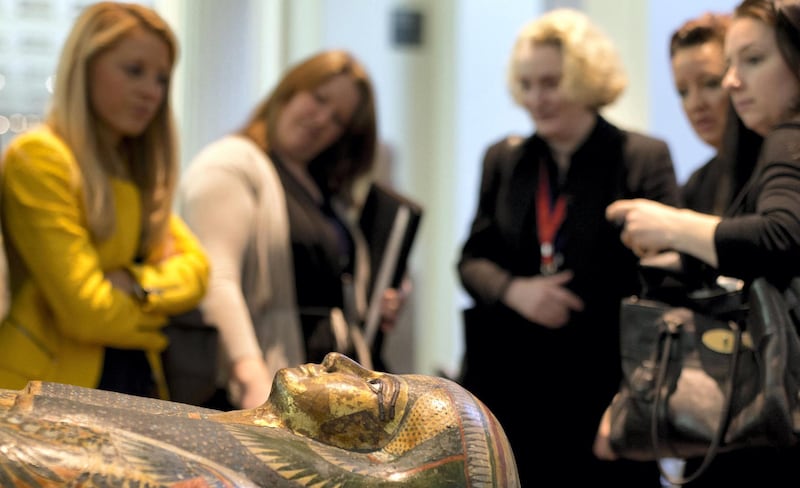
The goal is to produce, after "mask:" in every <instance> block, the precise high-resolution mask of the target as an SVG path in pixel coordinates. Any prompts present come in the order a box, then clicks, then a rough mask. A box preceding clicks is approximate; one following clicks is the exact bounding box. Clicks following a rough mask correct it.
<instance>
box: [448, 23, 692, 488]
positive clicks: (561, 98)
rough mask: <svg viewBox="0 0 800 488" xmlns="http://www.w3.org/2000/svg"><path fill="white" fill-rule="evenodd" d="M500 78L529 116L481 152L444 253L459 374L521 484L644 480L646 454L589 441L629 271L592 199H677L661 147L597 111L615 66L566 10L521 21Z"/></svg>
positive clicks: (612, 368)
mask: <svg viewBox="0 0 800 488" xmlns="http://www.w3.org/2000/svg"><path fill="white" fill-rule="evenodd" d="M508 80H509V88H510V91H511V94H512V96H513V98H514V100H515V101H516V102H517V103H518V104H519V105H520V106H521V107H522V108H523V109H525V110H526V111H527V112H528V114H529V115H530V117H531V119H532V121H533V123H534V124H535V127H536V132H535V133H534V134H533V135H530V136H528V137H525V138H523V137H508V138H505V139H503V140H501V141H499V142H497V143H495V144H493V145H491V146H490V147H489V148H488V150H487V151H486V153H485V156H484V161H483V176H482V181H481V186H480V196H479V203H478V208H477V212H476V214H475V219H474V221H473V223H472V228H471V231H470V234H469V236H468V238H467V240H466V242H465V243H464V245H463V248H462V252H461V257H460V261H459V263H458V271H459V273H460V278H461V282H462V284H463V286H464V288H465V289H466V290H467V292H468V293H469V294H470V295H471V297H472V298H473V300H474V302H475V307H473V308H471V309H469V310H468V311H467V313H466V314H465V326H466V327H465V328H466V330H465V334H466V355H465V361H464V374H463V383H464V385H465V386H466V387H467V388H468V389H470V390H471V391H472V392H473V393H474V394H475V395H476V396H477V397H478V398H480V399H481V400H483V401H484V402H485V403H486V404H487V405H488V406H489V408H490V409H491V410H492V411H493V412H494V413H495V414H496V415H497V418H498V419H499V420H500V422H501V424H502V425H503V427H504V428H505V430H506V432H507V433H508V436H509V440H510V442H511V447H512V449H513V450H514V454H515V456H516V459H517V463H518V467H519V472H520V481H521V484H522V486H567V485H570V484H582V483H583V481H582V480H584V479H591V480H593V482H595V483H602V482H603V481H605V482H607V483H608V484H610V485H613V486H639V487H643V486H648V480H649V481H650V485H652V486H657V483H658V472H657V469H656V467H655V465H654V464H646V465H644V464H642V465H640V464H635V463H633V462H626V463H622V462H620V463H619V464H614V463H607V462H601V461H599V460H598V459H596V458H595V457H594V456H593V454H592V441H593V439H594V433H595V427H596V425H597V422H598V420H599V418H600V416H601V414H602V413H603V410H604V409H605V405H607V404H608V401H609V400H610V399H611V397H612V396H613V395H614V393H615V392H616V389H617V387H618V386H619V381H620V379H621V376H620V372H619V364H620V358H619V344H618V343H619V333H618V323H619V321H618V308H619V302H620V299H621V298H622V297H624V296H626V295H629V294H631V293H633V292H634V291H636V290H637V288H638V284H639V281H638V276H637V259H636V256H635V255H634V254H633V253H632V252H631V251H630V250H628V249H626V248H625V246H623V245H622V244H621V243H620V242H619V238H618V231H617V230H616V229H615V227H614V226H613V224H611V223H609V222H607V221H606V220H605V218H604V211H605V207H606V206H607V205H608V204H609V203H611V202H612V201H613V200H615V199H616V198H618V197H619V195H629V196H633V195H638V196H645V195H647V198H651V199H654V200H659V201H663V202H665V203H677V190H678V187H677V183H676V180H675V173H674V169H673V166H672V160H671V157H670V153H669V150H668V148H667V145H666V144H665V143H664V142H663V141H660V140H657V139H654V138H652V137H649V136H646V135H643V134H639V133H636V132H631V131H627V130H623V129H620V128H618V127H616V126H615V125H613V124H611V123H610V122H608V121H607V120H606V119H605V118H603V116H601V115H600V113H599V112H600V110H601V109H602V108H603V107H605V106H607V105H608V104H610V103H612V102H613V101H614V100H616V98H617V97H618V96H619V95H620V94H621V93H622V92H623V90H624V89H625V86H626V77H625V74H624V72H623V71H622V65H621V62H620V60H619V57H618V56H617V53H616V51H615V49H614V47H613V45H612V44H611V41H610V40H609V39H608V38H607V37H606V36H605V35H604V34H603V33H602V32H601V31H600V30H599V29H598V28H597V27H595V26H594V25H592V23H591V22H590V21H589V19H588V18H587V17H586V16H585V15H584V14H582V13H580V12H578V11H576V10H572V9H559V10H553V11H550V12H548V13H546V14H545V15H543V16H542V17H541V18H539V19H536V20H534V21H532V22H530V23H529V24H527V25H525V27H524V28H523V29H522V30H521V31H520V33H519V36H518V37H517V41H516V43H515V44H514V48H513V51H512V55H511V61H510V65H509V75H508ZM509 371H514V372H517V373H520V372H523V371H524V374H522V375H521V377H519V376H518V375H509V373H508V372H509ZM512 377H513V379H511V378H512ZM505 378H509V380H508V381H507V380H505ZM520 390H525V391H526V392H527V394H526V395H525V396H526V397H528V398H532V399H533V400H531V401H521V400H520V397H522V396H523V395H522V392H521V391H520ZM517 391H519V392H520V395H516V394H514V392H517ZM565 465H566V466H569V469H568V470H564V469H562V468H561V466H565Z"/></svg>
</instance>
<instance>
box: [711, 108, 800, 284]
mask: <svg viewBox="0 0 800 488" xmlns="http://www.w3.org/2000/svg"><path fill="white" fill-rule="evenodd" d="M796 122H800V119H796ZM729 215H730V216H731V218H726V219H723V220H722V221H721V222H720V224H719V225H718V226H717V230H716V233H715V234H714V241H715V245H716V248H717V258H718V261H719V263H718V270H719V272H720V273H721V274H723V275H726V276H735V277H737V278H742V279H745V280H748V281H749V280H752V279H753V278H755V277H757V276H760V275H765V276H767V277H770V278H773V279H775V280H776V281H778V282H780V281H781V280H783V279H785V278H788V277H791V276H796V275H799V274H800V124H797V123H794V124H783V125H781V126H779V127H777V128H775V129H773V130H772V131H771V132H770V133H769V134H768V135H767V137H766V138H765V139H764V143H763V146H762V148H761V154H760V156H759V159H758V163H757V164H756V168H755V171H754V173H753V176H752V177H751V179H750V181H749V182H748V183H747V185H746V186H745V188H744V190H743V192H742V194H741V195H740V198H739V201H738V202H734V204H733V207H732V208H731V210H730V212H729Z"/></svg>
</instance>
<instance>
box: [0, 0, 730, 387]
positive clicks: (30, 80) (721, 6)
mask: <svg viewBox="0 0 800 488" xmlns="http://www.w3.org/2000/svg"><path fill="white" fill-rule="evenodd" d="M89 3H92V2H91V1H87V0H0V149H2V148H3V147H5V145H6V144H7V143H8V141H9V140H10V139H11V138H12V137H14V136H15V135H16V134H17V133H19V132H21V131H22V130H24V129H25V128H26V127H28V126H30V125H33V124H35V123H36V122H38V121H39V120H40V118H41V115H42V114H43V113H44V110H45V107H46V103H47V100H48V98H49V92H48V87H49V86H50V83H51V82H52V80H51V79H50V77H51V76H52V73H53V71H54V67H55V60H56V58H57V56H58V51H59V50H60V46H61V42H63V37H64V36H65V35H66V31H67V29H68V28H69V27H70V25H71V24H72V21H73V20H74V16H75V15H76V14H77V12H79V11H80V9H81V8H82V7H83V6H84V5H86V4H89ZM141 3H145V4H147V5H151V6H153V7H155V8H156V9H157V10H159V11H160V12H161V13H162V14H163V15H164V16H165V17H166V18H167V20H168V21H169V22H170V24H171V25H172V26H173V28H174V29H175V31H176V33H177V34H178V37H179V39H180V43H181V53H180V60H179V64H178V66H177V71H176V78H175V80H174V82H173V89H174V93H173V96H174V100H175V110H176V116H177V118H178V123H179V126H180V131H181V140H182V147H181V159H182V162H183V164H184V165H185V164H187V162H188V161H189V160H190V159H191V158H192V156H194V154H195V153H196V152H197V151H199V149H200V148H201V147H203V146H204V145H205V144H207V143H208V142H210V141H212V140H213V139H215V138H217V137H220V136H222V135H223V134H226V133H228V132H230V131H232V130H234V129H236V128H237V127H238V126H239V125H240V124H241V123H242V122H243V121H244V119H245V118H246V117H247V115H248V114H249V111H250V109H251V108H252V107H254V106H255V104H256V102H257V101H259V100H260V99H261V97H263V96H264V95H265V94H266V93H267V92H268V91H269V90H270V88H271V87H272V86H273V84H274V83H275V82H276V80H277V79H278V78H279V76H280V74H281V72H282V71H283V69H284V68H286V67H287V66H289V65H291V64H293V63H295V62H297V61H299V60H301V59H302V58H304V57H306V56H308V55H310V54H312V53H314V52H316V51H318V50H320V49H324V48H343V49H348V50H350V51H352V52H353V53H354V54H355V55H356V56H357V57H358V58H359V59H361V60H362V61H363V62H364V64H365V65H366V66H367V69H368V70H369V72H370V74H371V76H372V78H373V81H374V84H375V89H376V92H377V93H376V95H377V100H378V111H379V114H378V115H379V131H380V137H381V140H382V143H383V152H382V154H383V155H384V159H385V161H384V164H385V167H384V168H383V169H384V174H385V175H386V178H387V179H389V180H390V181H391V183H392V184H393V185H394V186H395V187H396V189H397V190H399V191H400V192H402V193H405V194H406V195H408V196H409V197H411V198H413V199H415V200H416V201H418V202H419V203H421V204H422V205H423V206H424V207H425V215H424V217H423V220H422V224H421V226H420V232H419V236H418V240H417V242H416V243H415V245H414V248H413V251H412V256H411V263H410V275H411V278H412V280H413V293H412V297H411V300H410V302H409V303H408V307H407V308H406V310H405V315H404V317H403V320H402V321H401V323H400V325H399V326H398V330H396V331H395V332H394V333H393V334H392V335H391V336H389V338H388V339H387V342H386V344H385V347H386V349H385V351H386V356H387V361H388V363H389V366H390V367H391V368H392V369H394V370H395V371H397V372H421V373H428V374H436V373H440V372H442V373H445V374H448V375H451V376H454V375H456V374H457V373H458V368H459V365H460V360H461V355H462V353H463V345H462V331H461V318H460V310H461V309H463V308H465V307H466V306H468V305H469V299H468V297H467V296H466V294H464V293H463V291H462V290H461V286H460V284H459V283H458V280H457V276H456V272H455V263H456V259H457V257H458V252H459V249H460V245H461V242H462V240H463V239H464V238H465V237H466V234H467V231H468V227H469V224H470V219H471V217H472V214H473V212H474V207H475V204H476V202H475V197H476V196H477V191H478V178H479V175H480V164H481V159H482V153H483V150H484V149H485V147H486V146H487V145H488V144H490V143H491V142H492V141H494V140H496V139H498V138H501V137H503V136H505V135H507V134H511V133H517V134H523V135H525V134H529V133H530V132H532V131H533V130H534V127H533V126H532V125H531V123H530V121H529V119H528V117H527V115H526V114H525V113H524V112H523V111H522V110H521V109H519V108H518V107H516V106H514V105H513V103H512V101H511V99H510V97H509V95H508V91H507V89H506V80H505V71H506V65H507V61H508V56H509V53H510V50H511V46H512V44H513V41H514V38H515V36H516V34H517V31H518V30H519V29H520V28H521V27H522V25H523V24H524V23H525V22H526V21H527V20H529V19H531V18H533V17H534V16H536V15H538V14H540V13H542V12H544V11H546V10H549V9H552V8H557V7H574V8H579V9H582V10H584V11H586V12H587V14H589V15H590V16H591V17H592V18H593V19H594V20H595V21H596V22H597V24H598V25H600V26H601V27H602V28H603V29H604V30H605V31H606V32H607V33H608V34H609V35H610V36H611V38H612V39H614V41H615V42H616V44H617V46H618V48H619V50H620V53H621V54H622V57H623V61H624V63H625V66H626V68H627V71H628V75H629V78H630V83H629V87H628V89H627V91H626V92H625V94H624V96H623V97H622V98H621V99H620V100H619V101H618V102H617V103H615V104H614V105H613V106H611V107H609V108H608V110H607V111H606V112H605V113H604V115H606V116H607V117H608V118H609V119H611V120H612V121H613V122H615V123H616V124H618V125H620V126H622V127H626V128H631V129H637V130H641V131H645V132H649V133H651V134H654V135H656V136H659V137H662V138H664V139H666V140H667V142H668V143H669V145H670V149H671V150H672V154H673V158H674V161H675V164H676V169H677V172H678V178H679V180H681V181H682V180H683V179H685V178H686V176H688V174H689V172H691V170H692V169H694V168H695V167H696V166H697V165H699V164H700V163H702V162H704V161H705V160H706V159H707V158H708V157H709V156H710V150H708V149H707V148H705V147H704V146H703V144H702V143H701V142H700V141H699V140H698V139H697V138H696V137H695V136H694V135H693V133H692V132H691V129H690V127H689V125H688V123H687V122H686V120H685V118H684V117H683V114H682V112H681V111H680V105H679V102H678V99H677V96H676V94H675V91H674V89H673V87H672V78H671V74H670V69H669V57H668V53H667V43H668V39H669V35H670V34H671V32H672V30H673V29H674V28H676V27H677V26H678V25H679V24H681V23H682V22H683V21H685V20H687V19H688V18H690V17H693V16H695V15H698V14H700V13H702V12H705V11H718V12H726V11H730V10H731V9H732V8H733V7H734V6H735V5H736V4H737V3H738V2H737V1H735V0H673V1H670V2H664V1H663V0H549V1H548V0H499V1H498V0H226V1H220V0H150V1H142V2H141ZM1 272H2V268H1V267H0V273H1ZM498 333H502V324H498Z"/></svg>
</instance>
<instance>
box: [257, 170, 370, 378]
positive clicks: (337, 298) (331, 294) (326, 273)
mask: <svg viewBox="0 0 800 488" xmlns="http://www.w3.org/2000/svg"><path fill="white" fill-rule="evenodd" d="M271 157H272V159H273V161H275V167H276V168H277V170H278V175H279V176H280V179H281V183H282V184H283V189H284V192H285V194H286V208H287V211H288V214H289V231H290V235H291V240H292V257H293V259H294V278H295V286H296V289H297V306H298V308H299V310H300V320H301V323H302V326H303V335H304V339H305V345H306V355H307V357H306V359H307V360H308V361H309V362H313V363H320V362H322V359H323V358H324V357H325V354H327V353H328V352H331V351H334V350H336V347H335V346H336V343H335V340H334V336H333V334H332V331H331V325H330V311H331V309H332V308H334V307H339V308H343V305H344V299H343V294H342V291H343V288H342V275H343V274H344V273H352V270H353V262H354V256H355V247H354V244H353V239H352V237H351V235H350V233H349V232H348V230H347V227H346V226H345V224H344V223H343V222H342V221H341V220H340V219H339V217H338V216H337V215H336V213H335V212H334V211H333V209H332V207H331V201H330V196H329V195H325V196H324V198H323V202H321V203H320V202H317V201H316V200H315V199H314V198H313V197H312V195H311V194H310V193H309V192H308V191H307V190H306V188H305V187H304V186H303V185H301V184H300V183H299V182H298V181H297V180H296V179H295V178H294V176H293V175H292V174H291V172H290V171H288V170H287V169H286V167H285V166H284V164H283V163H282V162H281V161H280V160H279V159H278V158H276V157H275V155H271Z"/></svg>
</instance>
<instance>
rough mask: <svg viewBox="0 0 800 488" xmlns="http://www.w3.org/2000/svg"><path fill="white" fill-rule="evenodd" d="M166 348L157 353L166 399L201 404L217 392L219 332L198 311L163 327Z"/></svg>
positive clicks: (174, 318)
mask: <svg viewBox="0 0 800 488" xmlns="http://www.w3.org/2000/svg"><path fill="white" fill-rule="evenodd" d="M164 333H165V334H166V335H167V337H168V338H169V345H168V346H167V348H166V349H165V350H164V351H163V352H162V353H161V362H162V364H163V367H164V376H165V377H166V380H167V386H168V388H169V395H170V400H172V401H174V402H179V403H187V404H190V405H203V404H204V403H205V402H206V401H207V400H209V399H210V398H211V396H212V395H213V394H214V392H215V391H216V389H217V386H216V380H217V377H216V375H217V358H218V354H219V332H218V330H217V328H216V327H214V326H213V325H210V324H208V323H206V322H205V320H204V319H203V314H202V312H201V311H200V309H197V308H195V309H192V310H190V311H188V312H186V313H183V314H180V315H174V316H172V317H170V320H169V323H168V324H167V326H166V327H164Z"/></svg>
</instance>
